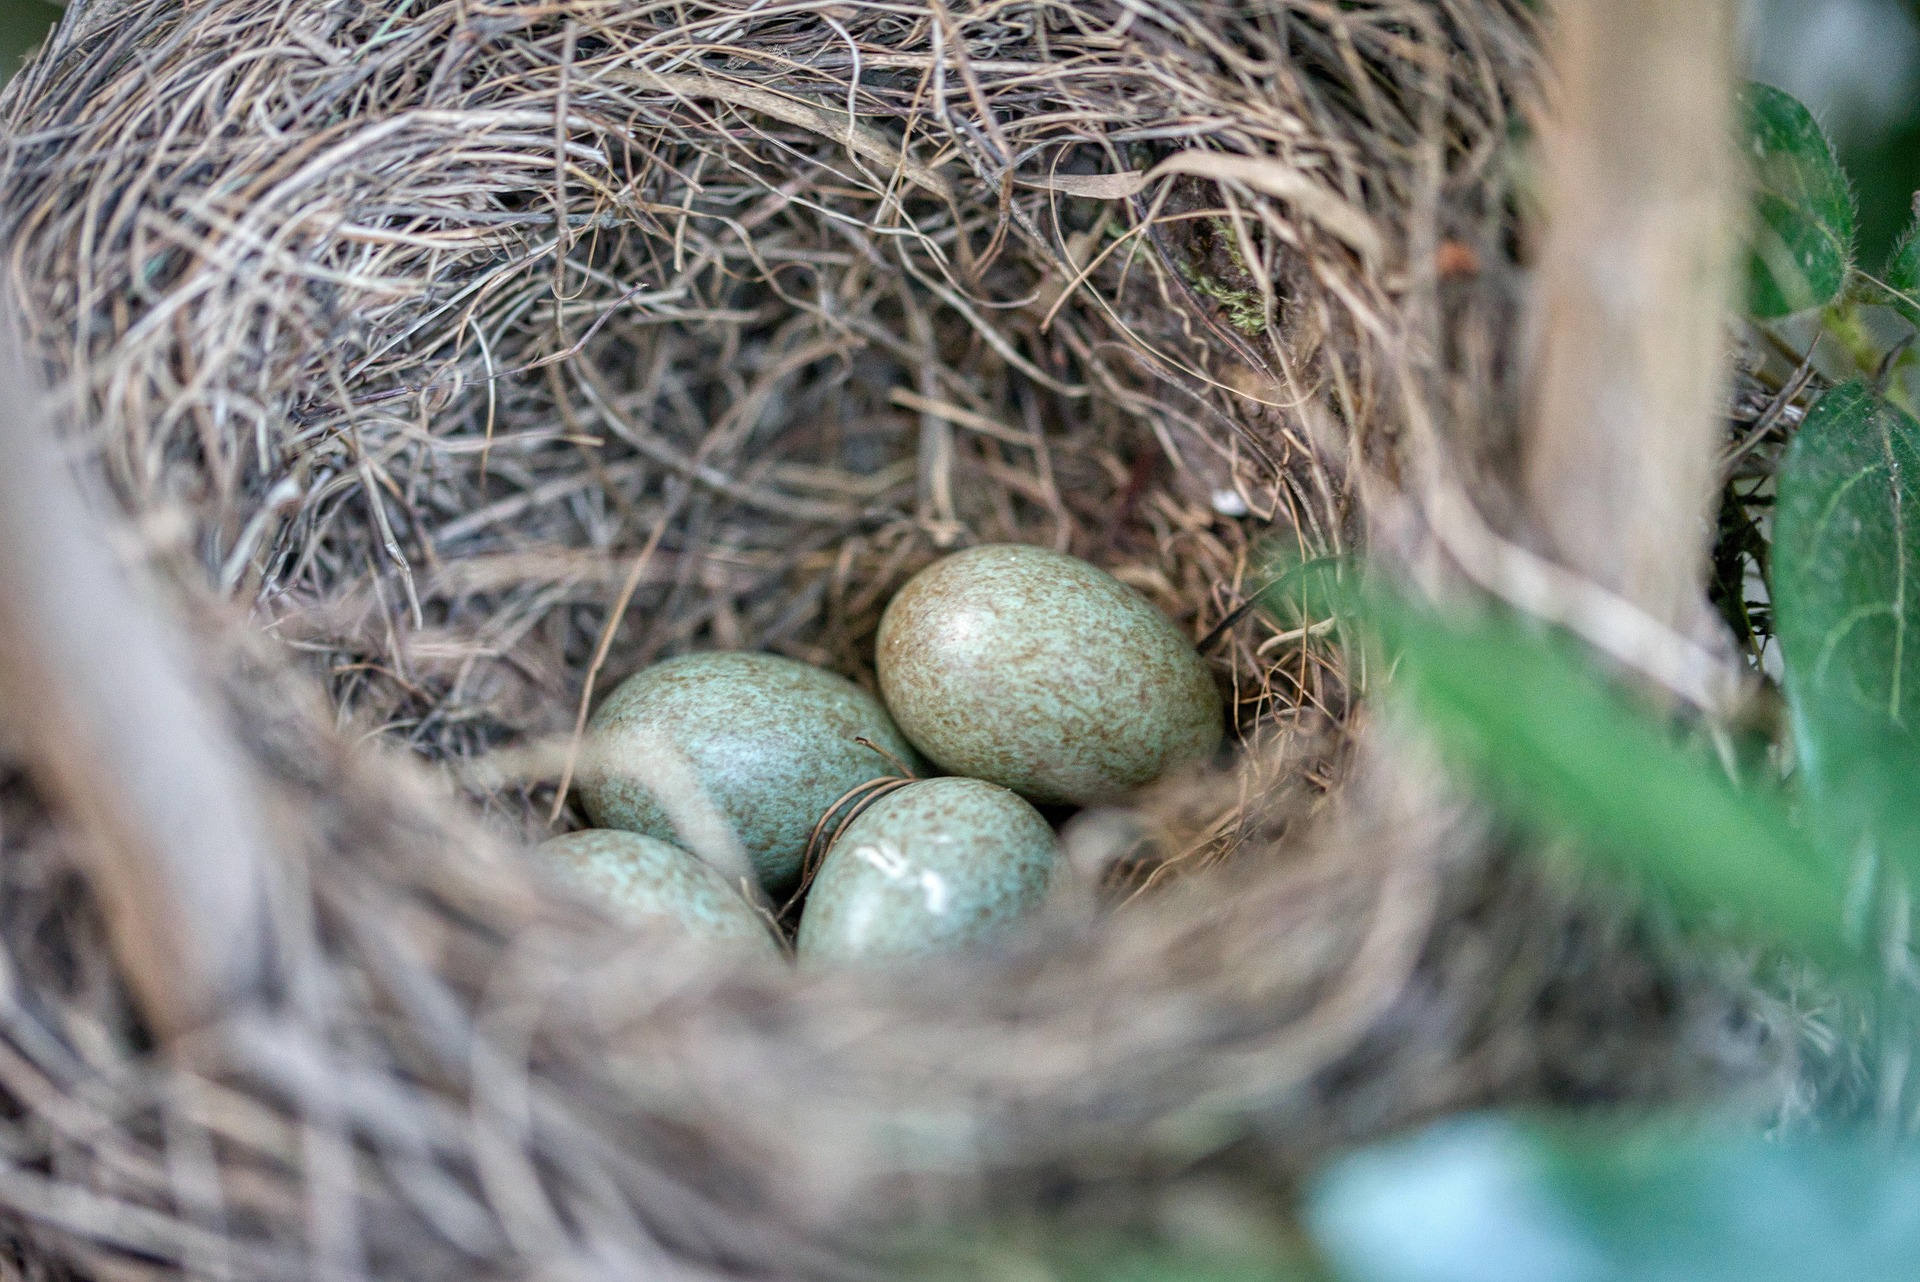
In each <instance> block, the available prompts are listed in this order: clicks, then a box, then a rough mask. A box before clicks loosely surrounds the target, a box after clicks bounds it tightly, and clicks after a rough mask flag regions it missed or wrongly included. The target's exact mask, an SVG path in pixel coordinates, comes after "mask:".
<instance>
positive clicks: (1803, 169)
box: [1740, 84, 1853, 319]
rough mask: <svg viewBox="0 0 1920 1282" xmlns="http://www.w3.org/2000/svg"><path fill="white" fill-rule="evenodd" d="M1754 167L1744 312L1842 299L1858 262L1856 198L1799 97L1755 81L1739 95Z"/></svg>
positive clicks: (1770, 312) (1780, 311) (1776, 311)
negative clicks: (1850, 269) (1855, 254)
mask: <svg viewBox="0 0 1920 1282" xmlns="http://www.w3.org/2000/svg"><path fill="white" fill-rule="evenodd" d="M1740 109H1741V114H1742V117H1743V119H1744V123H1745V136H1746V147H1747V157H1748V160H1749V161H1750V162H1751V164H1752V167H1753V182H1754V191H1753V202H1754V204H1753V224H1752V228H1751V237H1752V239H1751V243H1750V244H1749V247H1748V248H1749V251H1750V252H1749V254H1748V261H1747V311H1748V312H1749V313H1750V314H1751V315H1753V316H1756V317H1760V318H1762V319H1766V318H1771V317H1776V316H1788V315H1791V314H1792V313H1794V312H1801V311H1806V310H1807V309H1808V308H1812V307H1823V306H1825V305H1826V304H1827V303H1830V302H1832V301H1833V300H1834V299H1835V298H1837V297H1839V295H1840V291H1841V288H1842V287H1843V286H1844V285H1845V284H1846V279H1847V268H1848V266H1849V265H1850V264H1851V263H1852V260H1853V193H1852V191H1851V190H1850V189H1849V188H1848V186H1847V178H1846V174H1845V172H1844V171H1842V170H1841V168H1840V162H1839V160H1838V158H1836V157H1835V155H1834V152H1833V144H1832V143H1830V142H1828V141H1827V136H1826V134H1825V133H1823V132H1822V131H1821V129H1820V126H1819V124H1818V123H1817V122H1816V121H1815V120H1814V118H1813V116H1812V114H1811V113H1810V112H1808V110H1807V109H1806V108H1805V107H1803V106H1801V105H1800V103H1799V101H1798V100H1796V99H1795V98H1793V97H1791V96H1789V95H1787V94H1784V93H1781V92H1780V91H1779V90H1778V89H1774V88H1771V87H1769V86H1767V85H1760V84H1750V85H1748V86H1747V87H1746V89H1745V90H1743V91H1742V92H1741V95H1740Z"/></svg>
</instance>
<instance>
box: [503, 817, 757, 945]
mask: <svg viewBox="0 0 1920 1282" xmlns="http://www.w3.org/2000/svg"><path fill="white" fill-rule="evenodd" d="M533 853H534V857H535V858H537V859H539V860H540V861H541V862H542V863H544V864H546V865H547V866H548V867H549V868H552V869H553V870H554V872H556V873H557V874H559V875H560V877H562V878H563V879H564V880H566V881H567V882H569V883H571V884H572V885H573V886H575V887H576V888H578V889H580V890H582V891H585V892H586V893H588V894H589V895H592V896H593V897H595V898H597V899H599V900H600V901H601V902H603V903H605V904H606V905H607V906H608V907H609V908H611V909H612V910H613V911H614V912H615V913H616V914H618V915H619V916H621V917H623V918H625V919H627V920H629V921H639V920H644V919H646V918H650V917H664V918H667V919H669V920H671V921H674V922H676V923H678V924H679V925H680V926H681V927H682V928H684V929H685V930H686V931H687V933H689V934H691V935H696V936H698V937H700V938H702V939H709V940H713V941H715V942H717V943H725V944H730V945H736V946H739V947H742V948H744V949H747V950H750V951H753V952H757V953H764V954H766V955H767V956H770V957H771V956H777V955H779V953H780V945H779V943H778V942H777V941H776V940H775V939H774V935H773V930H772V927H770V926H769V925H768V924H767V920H766V919H765V918H764V917H762V916H761V915H760V914H759V913H758V912H756V911H755V910H754V907H753V905H752V904H750V903H748V902H747V900H746V897H745V896H744V895H742V894H741V893H740V891H739V890H737V889H736V888H734V887H733V886H731V885H729V884H728V883H727V879H726V878H725V877H723V876H721V875H720V873H719V872H718V871H717V870H715V869H714V868H711V867H709V866H708V865H707V864H705V863H702V862H701V861H700V859H699V858H698V857H697V856H695V855H692V854H690V853H688V852H687V851H685V850H682V849H680V847H678V846H673V845H669V844H668V843H666V842H664V841H660V840H658V839H656V838H653V837H643V836H641V835H640V834H639V833H637V832H621V831H619V830H618V829H612V828H589V829H587V830H586V831H584V832H570V833H567V834H566V835H565V836H560V837H555V838H553V839H552V840H550V841H543V842H541V843H540V844H539V845H538V846H536V847H534V851H533Z"/></svg>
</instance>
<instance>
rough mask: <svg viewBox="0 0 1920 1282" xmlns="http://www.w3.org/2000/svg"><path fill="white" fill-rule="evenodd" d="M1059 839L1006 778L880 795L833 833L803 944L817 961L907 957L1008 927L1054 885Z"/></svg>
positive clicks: (804, 923)
mask: <svg viewBox="0 0 1920 1282" xmlns="http://www.w3.org/2000/svg"><path fill="white" fill-rule="evenodd" d="M1057 849H1058V842H1056V840H1055V839H1054V835H1053V829H1052V828H1051V827H1049V826H1048V824H1047V821H1046V820H1045V819H1044V818H1042V817H1041V815H1040V812H1039V811H1037V810H1035V809H1034V808H1033V807H1032V806H1030V805H1028V804H1027V803H1026V802H1025V801H1023V800H1021V798H1020V797H1019V796H1018V795H1017V794H1015V793H1012V792H1009V791H1008V790H1007V789H1005V788H1002V787H1000V786H999V785H998V784H991V783H986V782H984V781H982V780H979V779H955V778H947V779H927V780H923V781H921V782H919V783H912V784H908V785H907V786H906V787H904V788H901V789H899V790H898V791H895V792H892V793H889V794H887V795H886V796H884V797H882V798H881V799H880V800H878V801H876V802H874V803H873V805H872V806H870V807H869V808H868V809H867V810H866V811H865V812H864V813H862V814H861V815H860V816H859V817H858V818H856V819H855V820H854V821H853V822H852V823H850V824H848V825H847V828H846V830H845V831H844V832H842V833H841V834H840V836H839V837H838V838H837V839H836V840H835V841H834V843H833V846H832V848H831V849H829V850H828V851H827V856H826V859H825V860H824V861H822V863H821V865H820V872H819V875H818V876H816V877H815V878H814V880H813V885H812V888H811V889H809V890H808V892H807V904H806V909H805V911H804V912H803V913H802V914H801V917H800V932H799V937H798V940H797V943H796V948H797V951H798V953H799V955H800V956H801V957H802V958H806V959H809V960H817V961H861V960H876V959H882V958H888V957H904V956H911V955H914V954H918V953H927V952H933V951H936V950H939V949H943V948H950V947H954V946H956V945H959V944H965V943H970V942H975V941H978V940H982V939H987V938H990V937H991V936H993V935H995V934H997V933H999V932H1000V931H1002V930H1004V929H1006V927H1007V926H1009V925H1010V924H1012V923H1013V922H1014V921H1015V920H1016V919H1018V918H1019V917H1020V916H1021V915H1022V914H1023V913H1026V912H1027V911H1029V910H1030V909H1032V908H1034V907H1035V906H1036V905H1038V904H1039V903H1040V901H1041V900H1042V899H1043V898H1044V897H1045V896H1046V893H1047V886H1048V884H1049V881H1050V879H1051V878H1052V875H1053V868H1054V861H1055V857H1056V852H1057Z"/></svg>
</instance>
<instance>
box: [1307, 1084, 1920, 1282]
mask: <svg viewBox="0 0 1920 1282" xmlns="http://www.w3.org/2000/svg"><path fill="white" fill-rule="evenodd" d="M1306 1220H1307V1224H1308V1227H1309V1230H1310V1232H1311V1233H1312V1235H1313V1237H1314V1239H1315V1241H1316V1242H1317V1244H1318V1245H1319V1247H1320V1249H1321V1252H1322V1254H1323V1255H1324V1256H1325V1257H1326V1259H1327V1261H1328V1263H1329V1264H1330V1266H1331V1267H1332V1270H1333V1272H1334V1274H1335V1276H1336V1277H1338V1278H1340V1279H1341V1282H1864V1280H1865V1279H1874V1280H1875V1282H1878V1280H1879V1279H1883V1278H1884V1279H1892V1278H1906V1277H1912V1276H1915V1274H1916V1271H1920V1154H1915V1153H1914V1152H1913V1151H1911V1150H1890V1149H1884V1148H1880V1147H1877V1146H1874V1145H1871V1144H1869V1143H1867V1142H1865V1141H1847V1140H1826V1141H1817V1142H1816V1141H1798V1142H1792V1143H1774V1142H1769V1141H1767V1140H1763V1139H1761V1138H1759V1137H1758V1136H1751V1137H1726V1138H1716V1137H1713V1136H1707V1135H1685V1134H1682V1135H1680V1136H1678V1137H1676V1136H1675V1135H1673V1134H1672V1133H1671V1131H1670V1130H1668V1129H1665V1128H1663V1129H1659V1130H1648V1131H1640V1132H1630V1133H1626V1134H1622V1135H1606V1134H1595V1133H1580V1132H1567V1131H1553V1130H1547V1129H1544V1128H1534V1127H1525V1126H1521V1125H1518V1124H1515V1123H1513V1122H1509V1121H1504V1120H1500V1119H1496V1118H1487V1117H1483V1118H1469V1119H1463V1120H1461V1121H1456V1122H1451V1123H1446V1124H1443V1125H1441V1126H1439V1127H1436V1128H1433V1129H1431V1130H1429V1131H1426V1132H1424V1133H1422V1134H1420V1135H1417V1136H1414V1137H1413V1138H1411V1139H1408V1140H1402V1141H1399V1142H1396V1143H1391V1144H1386V1145H1382V1146H1379V1147H1376V1148H1373V1149H1370V1150H1365V1151H1363V1152H1361V1153H1359V1154H1356V1155H1354V1156H1351V1157H1348V1158H1346V1159H1344V1160H1343V1161H1341V1162H1339V1163H1337V1164H1336V1165H1334V1166H1333V1167H1331V1168H1330V1169H1329V1170H1328V1171H1326V1172H1325V1173H1323V1174H1322V1175H1321V1176H1320V1177H1319V1178H1318V1179H1317V1180H1316V1181H1315V1182H1314V1183H1313V1185H1312V1186H1311V1187H1310V1188H1309V1190H1308V1196H1307V1208H1306Z"/></svg>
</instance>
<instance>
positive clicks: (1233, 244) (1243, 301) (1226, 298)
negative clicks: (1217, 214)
mask: <svg viewBox="0 0 1920 1282" xmlns="http://www.w3.org/2000/svg"><path fill="white" fill-rule="evenodd" d="M1205 225H1206V227H1207V231H1208V235H1207V236H1206V238H1205V239H1204V241H1202V242H1201V243H1202V244H1211V243H1217V244H1219V245H1220V246H1221V247H1222V248H1224V249H1225V250H1226V252H1227V257H1228V258H1230V259H1231V260H1232V262H1233V266H1234V268H1235V270H1236V271H1237V273H1238V274H1239V275H1240V276H1241V277H1242V278H1243V279H1246V280H1251V279H1253V273H1252V272H1251V271H1249V270H1247V262H1246V259H1245V258H1244V257H1243V256H1242V255H1241V253H1240V244H1239V241H1238V239H1237V238H1236V237H1235V236H1234V234H1233V228H1232V227H1231V226H1230V225H1229V224H1228V223H1227V220H1226V219H1224V218H1209V219H1207V220H1206V224H1205ZM1195 257H1196V255H1194V254H1192V253H1189V254H1188V255H1186V256H1185V257H1183V258H1182V259H1181V261H1180V274H1181V275H1182V276H1184V277H1186V280H1187V283H1188V284H1189V285H1191V286H1193V288H1194V292H1196V293H1198V294H1200V295H1202V296H1203V297H1206V298H1210V299H1212V300H1213V301H1214V302H1216V303H1218V304H1219V305H1220V308H1221V310H1222V311H1224V312H1225V313H1226V314H1227V323H1228V324H1229V325H1231V326H1233V327H1234V328H1235V329H1237V330H1239V331H1240V332H1241V333H1242V334H1245V335H1247V336H1249V337H1251V338H1258V337H1259V336H1260V335H1262V334H1264V333H1266V332H1267V308H1266V303H1265V301H1264V300H1263V299H1262V298H1261V296H1260V291H1259V290H1257V289H1246V288H1235V287H1234V286H1232V285H1229V284H1228V283H1227V282H1226V281H1224V280H1221V279H1219V278H1218V277H1216V276H1214V275H1211V274H1209V273H1208V272H1207V271H1206V270H1205V269H1204V268H1203V267H1202V266H1201V265H1200V264H1199V263H1197V262H1195V261H1194V259H1195Z"/></svg>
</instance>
